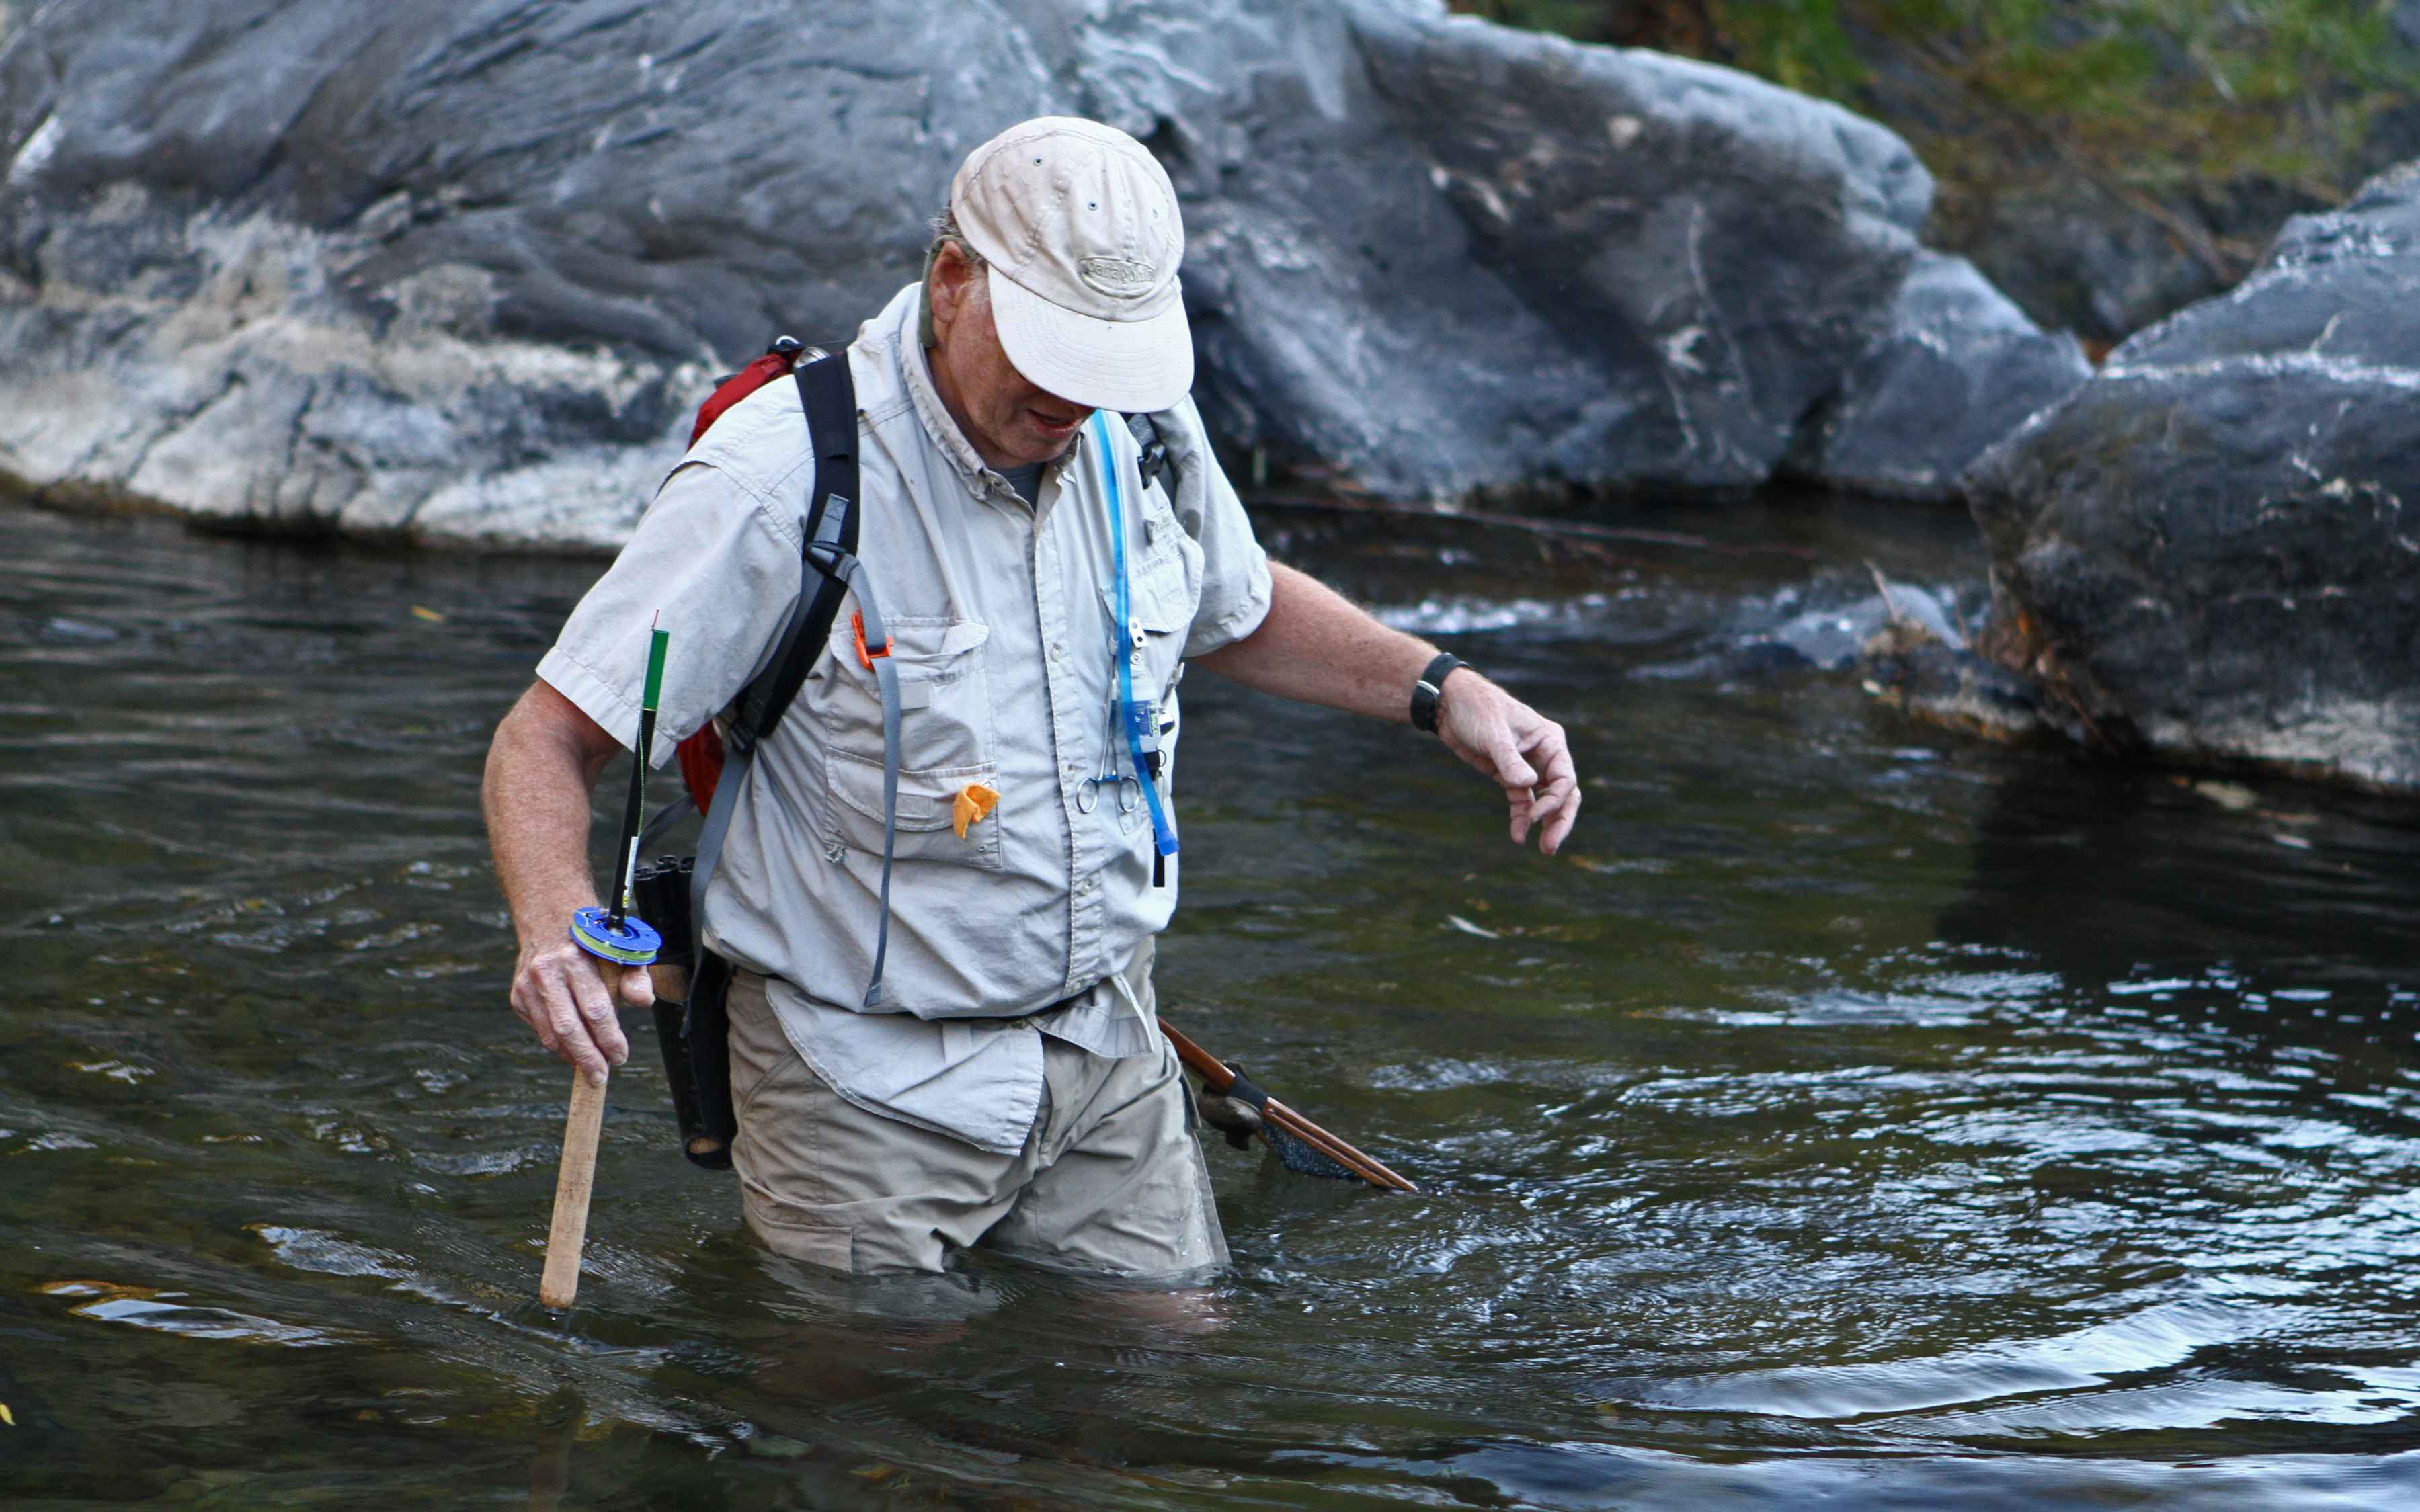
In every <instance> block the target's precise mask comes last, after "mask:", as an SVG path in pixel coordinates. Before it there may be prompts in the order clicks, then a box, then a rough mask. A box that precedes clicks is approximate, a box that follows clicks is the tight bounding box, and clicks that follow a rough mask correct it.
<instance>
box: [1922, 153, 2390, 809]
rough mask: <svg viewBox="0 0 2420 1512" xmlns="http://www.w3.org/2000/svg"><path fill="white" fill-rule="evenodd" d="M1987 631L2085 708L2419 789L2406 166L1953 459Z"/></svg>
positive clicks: (2243, 756) (2102, 727)
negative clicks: (1989, 565) (1974, 450)
mask: <svg viewBox="0 0 2420 1512" xmlns="http://www.w3.org/2000/svg"><path fill="white" fill-rule="evenodd" d="M1969 485H1970V489H1971V494H1972V499H1973V506H1974V511H1975V517H1976V519H1977V520H1978V523H1980V525H1981V526H1982V528H1983V532H1984V535H1985V538H1986V540H1987V541H1988V542H1989V544H1990V548H1991V551H1992V559H1993V587H1994V594H1995V604H1994V609H1993V635H1992V636H1991V637H1990V638H1989V640H1988V641H1987V643H1989V644H1991V645H1993V647H1994V653H1995V655H1996V656H1998V657H1999V659H2001V660H2002V661H2003V662H2004V664H2007V665H2009V666H2012V667H2018V668H2022V669H2024V670H2025V671H2029V672H2031V673H2033V674H2034V675H2036V676H2039V677H2040V678H2042V679H2044V680H2045V681H2046V682H2047V684H2048V685H2049V687H2051V689H2052V691H2053V692H2054V693H2055V695H2056V696H2057V697H2058V698H2059V699H2060V700H2062V701H2063V702H2066V703H2067V704H2068V705H2069V706H2070V707H2071V709H2072V710H2074V711H2075V712H2076V713H2078V714H2079V715H2080V716H2081V717H2082V718H2083V721H2084V722H2085V724H2086V728H2087V729H2089V730H2091V731H2092V732H2094V733H2095V734H2096V735H2097V736H2098V737H2099V738H2101V739H2103V740H2105V741H2107V742H2109V743H2111V744H2114V745H2120V746H2126V745H2133V746H2138V747H2143V748H2149V749H2150V750H2152V751H2155V752H2159V753H2162V754H2164V755H2167V756H2171V757H2176V758H2180V759H2184V760H2190V761H2209V760H2244V761H2252V762H2257V763H2262V764H2273V765H2278V766H2282V767H2286V768H2288V769H2292V770H2298V771H2304V772H2308V773H2311V774H2314V775H2322V776H2329V777H2334V778H2339V779H2350V780H2353V781H2357V782H2361V783H2365V784H2371V785H2378V786H2386V787H2396V788H2411V787H2414V786H2420V660H2415V655H2420V512H2414V511H2407V509H2406V507H2405V504H2406V501H2407V500H2408V501H2414V503H2415V504H2420V164H2414V165H2411V166H2408V167H2405V168H2402V169H2398V170H2396V171H2395V172H2393V173H2390V174H2387V175H2384V176H2381V177H2379V178H2377V179H2374V180H2372V181H2371V182H2370V183H2369V184H2367V185H2366V186H2365V187H2364V188H2363V189H2362V191H2361V192H2360V193H2358V194H2356V195H2355V196H2354V198H2353V199H2352V200H2351V202H2350V203H2349V204H2347V205H2346V206H2345V207H2344V208H2343V209H2341V210H2339V211H2335V212H2334V213H2330V214H2326V215H2314V216H2304V217H2298V218H2296V219H2295V220H2293V221H2291V222H2289V223H2288V225H2287V227H2286V229H2285V230H2284V232H2283V233H2281V234H2280V236H2279V238H2278V239H2277V242H2276V244H2275V246H2274V247H2273V249H2272V250H2271V252H2270V254H2269V255H2268V257H2267V259H2266V260H2265V261H2264V262H2263V263H2262V265H2261V267H2260V268H2259V269H2258V270H2257V271H2256V272H2255V273H2254V274H2253V276H2252V277H2250V278H2248V279H2246V280H2245V281H2244V283H2243V284H2242V285H2241V286H2240V287H2238V288H2236V289H2235V290H2234V291H2233V292H2232V293H2229V294H2227V295H2226V296H2224V297H2223V298H2220V299H2216V300H2211V301H2207V302H2205V303H2202V304H2198V305H2195V306H2194V307H2192V308H2191V309H2189V310H2186V311H2184V312H2182V313H2181V314H2180V315H2178V316H2175V317H2173V318H2171V319H2170V320H2168V321H2166V322H2165V323H2164V324H2161V325H2159V326H2155V327H2153V328H2152V329H2150V330H2149V331H2146V332H2143V333H2142V334H2140V335H2138V336H2136V337H2135V338H2134V339H2133V340H2132V341H2129V342H2128V343H2126V344H2125V345H2124V346H2123V347H2119V348H2118V350H2117V351H2116V352H2115V353H2113V354H2112V356H2111V358H2110V361H2109V363H2108V364H2107V365H2106V366H2104V367H2103V368H2102V370H2101V372H2100V374H2099V376H2098V377H2096V378H2094V379H2093V381H2092V382H2090V383H2088V384H2086V386H2085V387H2084V388H2083V389H2081V390H2080V391H2078V392H2077V393H2075V394H2074V395H2073V396H2072V397H2071V398H2070V399H2069V400H2068V401H2067V402H2066V403H2065V404H2064V405H2062V406H2060V407H2059V408H2057V409H2054V410H2051V411H2049V412H2047V413H2044V414H2042V415H2040V416H2038V417H2036V419H2035V420H2034V421H2033V422H2032V423H2030V424H2028V425H2026V426H2025V427H2024V429H2022V430H2021V431H2019V432H2018V433H2017V434H2016V435H2014V436H2012V437H2010V438H2009V440H2005V441H2003V442H2002V443H2000V444H1999V445H1998V446H1997V447H1996V448H1994V449H1993V451H1991V452H1990V453H1988V454H1986V455H1985V456H1984V457H1983V459H1982V460H1981V461H1980V462H1978V464H1977V467H1976V469H1975V471H1974V472H1973V474H1972V475H1971V477H1970V479H1969Z"/></svg>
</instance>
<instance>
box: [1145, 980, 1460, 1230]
mask: <svg viewBox="0 0 2420 1512" xmlns="http://www.w3.org/2000/svg"><path fill="white" fill-rule="evenodd" d="M1159 1032H1160V1033H1162V1034H1165V1035H1167V1036H1168V1042H1169V1043H1170V1044H1172V1045H1174V1046H1175V1047H1176V1058H1177V1059H1179V1060H1181V1061H1183V1062H1184V1063H1185V1067H1186V1069H1187V1071H1190V1072H1193V1074H1195V1075H1196V1076H1199V1077H1201V1078H1202V1086H1203V1087H1204V1088H1207V1089H1208V1090H1209V1091H1210V1092H1211V1093H1212V1094H1213V1095H1214V1096H1224V1095H1225V1094H1226V1092H1227V1090H1228V1089H1229V1088H1232V1087H1233V1086H1234V1085H1235V1072H1234V1071H1233V1069H1232V1068H1230V1067H1229V1066H1228V1064H1227V1063H1226V1062H1225V1061H1223V1060H1220V1059H1219V1058H1218V1057H1217V1056H1214V1055H1212V1054H1211V1053H1210V1052H1209V1051H1207V1050H1204V1049H1202V1047H1201V1046H1200V1045H1198V1044H1195V1043H1194V1042H1193V1041H1191V1040H1188V1039H1187V1038H1186V1037H1185V1035H1184V1034H1182V1033H1181V1032H1179V1031H1178V1029H1177V1027H1176V1026H1174V1025H1172V1024H1171V1023H1169V1022H1168V1020H1166V1019H1161V1020H1160V1021H1159ZM1262 1116H1263V1117H1264V1118H1265V1119H1268V1120H1269V1121H1270V1122H1272V1123H1275V1124H1276V1125H1277V1126H1278V1127H1280V1128H1281V1129H1283V1130H1284V1131H1285V1132H1286V1133H1288V1134H1292V1135H1294V1136H1295V1138H1296V1139H1299V1140H1301V1141H1302V1142H1303V1143H1304V1144H1306V1145H1309V1146H1310V1147H1311V1149H1316V1150H1318V1151H1319V1152H1320V1153H1321V1154H1323V1155H1326V1157H1327V1158H1328V1159H1330V1160H1332V1161H1334V1162H1336V1164H1337V1165H1342V1166H1343V1167H1344V1168H1345V1169H1346V1170H1349V1171H1351V1172H1352V1173H1353V1174H1354V1175H1356V1176H1357V1177H1359V1178H1361V1180H1365V1181H1367V1182H1369V1183H1370V1184H1371V1185H1372V1186H1374V1187H1376V1188H1378V1189H1379V1190H1380V1191H1382V1192H1418V1191H1419V1187H1417V1186H1414V1185H1413V1184H1412V1183H1411V1182H1409V1181H1407V1180H1404V1179H1403V1178H1402V1177H1400V1176H1397V1175H1396V1174H1395V1173H1394V1172H1392V1171H1390V1170H1388V1169H1387V1167H1386V1166H1384V1165H1380V1164H1379V1163H1378V1162H1376V1161H1374V1160H1372V1159H1371V1158H1370V1157H1369V1156H1367V1155H1364V1154H1363V1153H1361V1152H1360V1151H1359V1150H1357V1149H1354V1148H1353V1147H1352V1146H1351V1145H1348V1144H1346V1143H1345V1142H1344V1141H1343V1140H1342V1139H1339V1138H1337V1137H1336V1136H1335V1135H1334V1134H1329V1133H1328V1132H1327V1131H1326V1130H1325V1129H1323V1128H1321V1127H1320V1126H1319V1125H1317V1124H1315V1123H1313V1122H1311V1120H1310V1119H1306V1118H1304V1117H1303V1116H1302V1115H1301V1114H1299V1113H1296V1112H1295V1110H1294V1109H1292V1108H1290V1107H1288V1106H1286V1105H1285V1104H1284V1103H1280V1102H1279V1101H1278V1100H1277V1099H1276V1098H1274V1097H1273V1098H1270V1099H1269V1102H1268V1106H1267V1107H1266V1108H1264V1109H1263V1110H1262Z"/></svg>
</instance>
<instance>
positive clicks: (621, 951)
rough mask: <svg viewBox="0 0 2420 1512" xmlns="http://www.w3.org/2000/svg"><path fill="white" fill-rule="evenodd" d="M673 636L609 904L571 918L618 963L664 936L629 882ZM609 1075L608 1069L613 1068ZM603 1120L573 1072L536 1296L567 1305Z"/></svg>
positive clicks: (656, 686) (643, 722)
mask: <svg viewBox="0 0 2420 1512" xmlns="http://www.w3.org/2000/svg"><path fill="white" fill-rule="evenodd" d="M671 640H672V637H671V636H669V635H668V634H666V633H665V632H664V631H663V630H662V629H661V628H659V627H653V626H651V627H650V628H649V630H648V634H647V686H646V691H645V693H644V695H642V696H641V698H640V700H639V738H638V741H637V743H636V744H635V745H634V746H633V747H632V748H631V752H630V795H629V800H628V802H627V803H625V804H624V805H623V808H622V841H621V844H620V845H619V846H618V847H617V848H616V851H615V856H616V859H617V865H616V867H615V872H614V877H613V905H612V907H611V908H583V909H582V910H580V911H579V912H578V913H576V914H574V915H572V916H571V938H572V942H573V943H574V944H576V945H578V946H579V947H580V948H581V949H583V950H585V951H587V952H588V953H589V954H590V955H593V956H596V957H597V959H599V960H601V961H606V962H609V963H611V964H614V965H619V966H644V965H649V964H653V963H654V961H655V959H656V956H657V954H658V952H659V951H660V950H661V949H663V939H662V937H661V936H660V935H659V934H658V933H656V932H655V931H654V930H653V929H651V928H649V927H648V926H647V925H646V923H645V922H644V921H643V920H641V919H639V918H634V917H632V916H631V913H630V880H631V876H632V874H633V873H634V872H637V871H638V869H639V821H640V818H641V816H642V815H643V814H644V811H645V809H646V799H647V752H648V751H650V750H652V749H653V748H655V743H656V703H657V701H658V699H659V697H660V696H661V695H662V693H663V688H664V648H665V646H666V645H667V644H668V643H669V642H670V641H671ZM609 1074H610V1072H609ZM604 1119H605V1082H604V1081H603V1080H602V1079H599V1080H597V1081H593V1082H592V1081H590V1080H589V1079H588V1078H587V1077H586V1076H585V1075H583V1074H582V1073H581V1072H572V1075H571V1108H570V1112H569V1113H568V1114H567V1115H566V1118H565V1119H564V1121H563V1164H562V1165H561V1166H559V1167H558V1168H557V1169H556V1171H555V1177H554V1223H553V1225H552V1227H550V1228H549V1229H548V1230H547V1236H546V1273H545V1274H544V1275H543V1276H542V1277H540V1279H539V1281H538V1285H537V1300H538V1301H539V1302H541V1303H543V1304H546V1305H547V1306H549V1307H552V1308H555V1309H558V1310H560V1309H562V1308H565V1307H568V1306H570V1305H571V1304H572V1302H573V1300H574V1299H575V1298H577V1297H578V1296H579V1295H580V1251H581V1247H582V1245H583V1244H585V1243H586V1242H587V1240H588V1198H589V1196H590V1194H591V1193H593V1192H594V1191H595V1190H596V1186H597V1130H598V1128H599V1127H600V1126H601V1125H602V1124H603V1122H604Z"/></svg>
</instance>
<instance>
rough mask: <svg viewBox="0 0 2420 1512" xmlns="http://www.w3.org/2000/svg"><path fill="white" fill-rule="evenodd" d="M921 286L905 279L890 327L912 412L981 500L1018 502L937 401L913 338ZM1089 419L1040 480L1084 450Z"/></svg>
mask: <svg viewBox="0 0 2420 1512" xmlns="http://www.w3.org/2000/svg"><path fill="white" fill-rule="evenodd" d="M923 300H924V295H923V289H922V288H921V287H919V286H917V285H908V288H907V294H906V295H905V296H904V297H903V298H902V299H901V300H900V301H898V302H899V304H900V306H901V309H900V311H899V316H898V318H897V320H896V321H895V322H894V323H893V325H892V329H891V335H892V344H893V345H894V346H895V347H897V348H898V351H899V376H900V381H901V382H902V383H903V384H905V385H906V387H907V397H908V398H909V400H910V401H912V402H913V403H914V404H915V406H916V418H917V419H918V420H919V421H920V422H922V423H923V426H924V434H925V435H926V437H928V438H929V439H930V440H932V442H933V444H934V445H935V446H936V447H938V448H939V449H940V453H941V455H943V456H946V457H948V458H949V459H950V465H951V466H952V467H954V468H955V469H956V470H957V471H958V476H959V477H961V478H963V479H965V480H966V485H967V487H968V489H969V491H970V492H972V493H973V494H974V496H975V497H976V498H978V499H981V500H983V501H985V502H986V503H1014V504H1016V506H1017V507H1019V508H1023V507H1024V506H1025V501H1024V500H1023V499H1022V498H1020V497H1019V496H1018V494H1017V492H1016V489H1015V488H1014V487H1012V486H1010V485H1009V481H1008V480H1007V479H1006V478H1003V477H1001V475H1000V474H999V473H997V472H995V471H992V470H991V469H990V468H988V467H986V466H985V465H984V459H983V458H982V457H981V456H979V455H976V453H975V448H974V443H973V442H972V441H970V440H967V435H966V432H964V431H962V430H960V429H959V428H958V423H957V422H956V421H955V420H954V419H952V418H951V416H950V407H949V406H948V405H945V404H943V403H942V402H941V391H940V390H939V389H937V388H935V387H934V386H933V368H932V364H931V363H929V362H928V361H927V360H926V359H925V356H924V344H923V342H922V341H919V340H918V339H917V332H918V328H919V326H920V325H921V324H922V323H923V322H922V318H921V317H922V316H923V308H924V305H923ZM1091 428H1092V427H1091V425H1090V424H1084V425H1079V426H1078V427H1077V428H1076V436H1075V440H1073V441H1071V442H1070V443H1069V445H1068V447H1067V450H1066V451H1064V452H1063V453H1061V454H1060V455H1059V459H1058V460H1057V461H1055V462H1051V463H1048V464H1046V465H1045V466H1044V468H1043V469H1042V476H1043V479H1044V481H1046V482H1047V481H1048V480H1049V479H1050V478H1051V477H1052V476H1053V475H1054V474H1059V473H1062V472H1063V471H1064V470H1065V469H1066V468H1067V467H1069V466H1070V465H1072V464H1073V463H1074V462H1075V461H1076V460H1077V459H1078V457H1081V456H1082V455H1084V442H1085V438H1086V436H1087V435H1088V434H1089V433H1090V431H1091Z"/></svg>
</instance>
